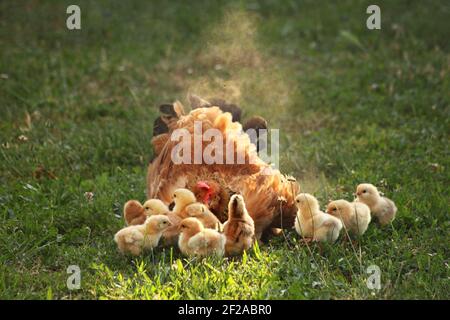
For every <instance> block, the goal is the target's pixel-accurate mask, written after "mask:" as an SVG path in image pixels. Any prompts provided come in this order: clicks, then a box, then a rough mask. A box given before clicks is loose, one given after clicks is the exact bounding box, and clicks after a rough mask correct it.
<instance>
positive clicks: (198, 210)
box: [186, 203, 222, 231]
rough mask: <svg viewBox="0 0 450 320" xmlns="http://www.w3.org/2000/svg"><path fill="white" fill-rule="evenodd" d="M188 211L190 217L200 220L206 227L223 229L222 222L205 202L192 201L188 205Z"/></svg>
mask: <svg viewBox="0 0 450 320" xmlns="http://www.w3.org/2000/svg"><path fill="white" fill-rule="evenodd" d="M186 213H187V214H188V216H189V217H194V218H197V219H198V220H200V222H201V223H202V224H203V226H204V227H205V228H210V229H216V230H217V231H220V230H221V226H222V224H221V223H220V221H219V219H217V217H216V216H215V215H214V213H212V212H211V211H210V210H209V209H208V208H207V207H206V206H205V205H204V204H201V203H192V204H190V205H188V206H187V207H186Z"/></svg>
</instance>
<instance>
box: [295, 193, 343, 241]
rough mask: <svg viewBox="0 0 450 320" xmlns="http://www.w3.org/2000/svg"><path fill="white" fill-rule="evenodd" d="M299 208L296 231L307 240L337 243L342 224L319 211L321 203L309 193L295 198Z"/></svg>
mask: <svg viewBox="0 0 450 320" xmlns="http://www.w3.org/2000/svg"><path fill="white" fill-rule="evenodd" d="M295 202H296V205H297V208H298V211H297V218H296V219H295V225H294V226H295V230H296V231H297V233H298V234H299V235H301V236H302V237H305V238H312V239H313V240H314V241H319V242H332V243H333V242H335V241H336V240H337V238H338V237H339V232H340V231H341V229H342V222H341V220H339V219H338V218H335V217H333V216H331V215H329V214H326V213H324V212H322V211H320V209H319V202H318V201H317V199H316V198H314V196H312V195H310V194H309V193H300V194H299V195H297V197H295Z"/></svg>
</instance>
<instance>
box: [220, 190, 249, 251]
mask: <svg viewBox="0 0 450 320" xmlns="http://www.w3.org/2000/svg"><path fill="white" fill-rule="evenodd" d="M223 233H224V235H225V237H226V238H227V242H226V244H225V253H226V255H227V256H234V255H239V254H241V253H242V252H243V251H244V250H248V249H250V248H251V247H252V245H253V241H254V240H255V224H254V222H253V219H252V217H250V215H249V214H248V212H247V209H246V207H245V203H244V198H243V197H242V196H241V195H233V196H232V197H231V199H230V202H229V203H228V220H227V222H225V224H224V227H223Z"/></svg>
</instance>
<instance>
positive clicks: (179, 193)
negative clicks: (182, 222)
mask: <svg viewBox="0 0 450 320" xmlns="http://www.w3.org/2000/svg"><path fill="white" fill-rule="evenodd" d="M173 201H174V202H175V206H174V207H173V210H172V212H173V213H175V214H177V215H178V216H179V217H181V218H183V219H184V218H188V217H189V216H188V214H187V213H186V210H185V209H186V207H187V206H188V205H190V204H192V203H195V202H197V199H196V198H195V195H194V193H193V192H192V191H190V190H188V189H183V188H180V189H177V190H175V192H174V194H173Z"/></svg>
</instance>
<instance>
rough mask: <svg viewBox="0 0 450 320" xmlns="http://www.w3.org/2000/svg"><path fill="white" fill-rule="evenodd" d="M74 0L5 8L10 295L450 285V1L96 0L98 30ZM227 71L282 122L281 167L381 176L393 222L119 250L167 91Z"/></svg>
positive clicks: (326, 179) (179, 94) (437, 294)
mask: <svg viewBox="0 0 450 320" xmlns="http://www.w3.org/2000/svg"><path fill="white" fill-rule="evenodd" d="M69 4H72V2H70V1H65V0H64V1H58V2H56V1H31V0H30V1H9V2H5V1H3V2H1V3H0V12H1V13H2V18H1V19H0V48H1V50H0V56H1V60H0V74H1V77H0V108H1V109H0V111H1V116H0V143H1V146H0V219H1V222H0V298H3V299H46V298H54V299H80V298H82V299H99V298H120V299H121V298H131V299H134V298H145V299H182V298H185V299H197V298H205V299H206V298H214V299H222V298H229V299H244V298H248V299H315V298H321V299H354V298H356V299H372V298H374V299H378V298H387V299H415V298H429V299H449V298H450V294H449V293H450V286H449V279H450V272H449V248H448V246H449V242H450V241H449V240H450V239H449V211H448V210H449V206H448V204H449V203H448V199H449V182H450V179H449V173H448V170H449V168H450V161H449V148H448V144H449V128H450V123H449V119H450V105H449V102H450V101H449V100H450V99H449V92H450V85H449V82H450V77H449V71H450V67H449V61H450V55H449V49H450V45H449V44H450V43H449V42H448V30H449V29H450V23H449V15H450V5H449V4H448V1H432V2H426V3H425V2H423V1H406V0H405V1H378V3H377V4H378V5H379V6H380V7H381V11H382V30H378V31H369V30H367V29H366V27H365V21H366V17H367V14H366V13H365V9H366V8H367V6H368V5H369V4H371V3H370V2H369V1H339V2H338V3H337V2H336V3H335V2H334V1H320V2H317V1H300V2H298V3H297V2H296V1H291V2H286V3H284V4H280V3H278V2H275V1H268V0H266V1H253V2H245V3H240V2H228V1H218V2H213V1H193V2H189V3H188V2H186V1H170V4H169V3H168V4H164V5H163V4H159V5H157V4H155V3H153V4H152V3H151V1H127V2H126V3H125V2H123V1H109V2H107V3H103V2H102V3H101V4H100V3H94V2H92V1H78V4H79V5H80V7H81V10H82V30H80V31H68V30H67V29H66V28H65V19H66V14H65V9H66V7H67V6H68V5H69ZM230 21H231V23H229V24H227V22H230ZM221 36H223V37H221ZM217 64H220V65H221V66H222V68H218V67H217V68H216V66H217ZM223 83H226V84H231V89H233V88H235V87H236V88H239V90H240V95H239V96H238V101H239V103H240V104H241V105H242V106H243V107H244V110H245V115H246V116H249V115H251V114H253V113H259V114H261V115H263V116H266V117H267V118H270V124H271V127H273V128H280V138H281V143H282V145H281V150H282V154H281V163H280V168H281V170H282V171H283V172H284V173H287V174H292V175H294V176H295V177H297V178H298V180H299V181H300V183H301V185H302V188H303V189H304V190H306V191H309V192H314V194H315V195H316V196H317V197H318V198H319V200H320V201H321V204H322V205H325V204H326V203H327V201H328V200H329V199H335V198H346V199H352V192H353V190H354V188H355V186H356V185H357V184H358V183H359V182H371V183H374V184H376V185H378V186H379V187H380V189H381V190H382V191H383V192H385V194H386V195H387V196H389V197H390V198H392V199H393V200H394V201H395V202H396V204H397V206H398V208H399V212H398V218H397V219H396V221H395V222H394V224H393V225H392V226H389V227H386V228H380V227H378V226H376V225H375V224H373V225H371V226H370V228H369V230H368V232H367V233H366V234H365V235H364V237H363V238H361V239H360V240H359V241H358V243H357V244H356V250H357V254H355V252H354V251H353V248H352V247H351V245H350V244H349V243H345V242H344V241H343V240H342V239H341V240H339V241H338V242H337V243H336V244H335V245H333V246H325V248H323V252H322V253H321V252H319V248H318V247H316V246H312V247H311V252H310V251H309V250H308V248H307V247H305V246H302V245H300V244H299V237H298V236H297V235H296V234H295V232H294V231H293V230H287V231H286V237H281V238H274V239H272V240H271V241H270V242H269V243H268V244H266V245H264V246H261V247H260V248H259V247H256V248H254V250H252V251H251V252H249V253H248V255H245V256H244V257H242V258H240V259H236V260H222V259H220V260H217V259H206V260H203V261H196V260H192V259H184V258H183V257H181V256H180V254H179V253H178V252H177V251H176V250H171V249H159V248H158V250H156V251H155V252H154V254H149V255H146V256H144V257H142V258H136V259H131V258H128V257H124V256H121V255H119V254H118V252H117V249H116V247H115V244H114V242H113V234H114V233H115V232H116V231H117V230H118V229H119V228H120V227H121V226H122V225H123V221H122V219H121V215H122V205H123V203H124V202H125V201H126V200H128V199H131V198H138V199H140V200H144V197H145V174H146V166H147V164H148V161H149V159H150V158H151V155H152V154H151V153H152V151H151V146H150V138H151V132H152V123H153V119H154V118H155V116H156V114H157V106H158V104H159V103H161V102H167V101H173V100H175V99H180V100H182V101H185V96H186V92H187V91H189V90H191V88H193V89H192V90H197V91H199V92H200V93H204V92H206V93H214V94H216V93H218V94H227V92H228V91H227V90H229V89H230V86H227V87H223V86H222V84H223ZM221 90H222V91H221ZM22 135H23V136H26V138H27V141H23V137H22V138H19V137H20V136H22ZM39 166H43V167H44V168H45V170H37V169H38V168H39ZM37 171H38V172H37ZM39 172H40V175H39ZM55 177H56V178H55ZM85 192H93V193H94V200H93V201H91V202H89V201H87V200H86V199H85V196H84V193H85ZM359 258H361V263H360V262H359ZM372 264H375V265H378V266H379V267H380V269H381V272H382V274H381V282H382V289H381V290H380V291H373V290H369V289H368V288H367V286H366V279H367V277H368V274H366V272H365V271H366V268H367V267H368V266H370V265H372ZM69 265H79V266H80V268H81V270H82V283H81V289H80V290H75V291H70V290H68V289H67V287H66V279H67V277H68V274H67V273H66V270H67V267H68V266H69Z"/></svg>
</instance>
